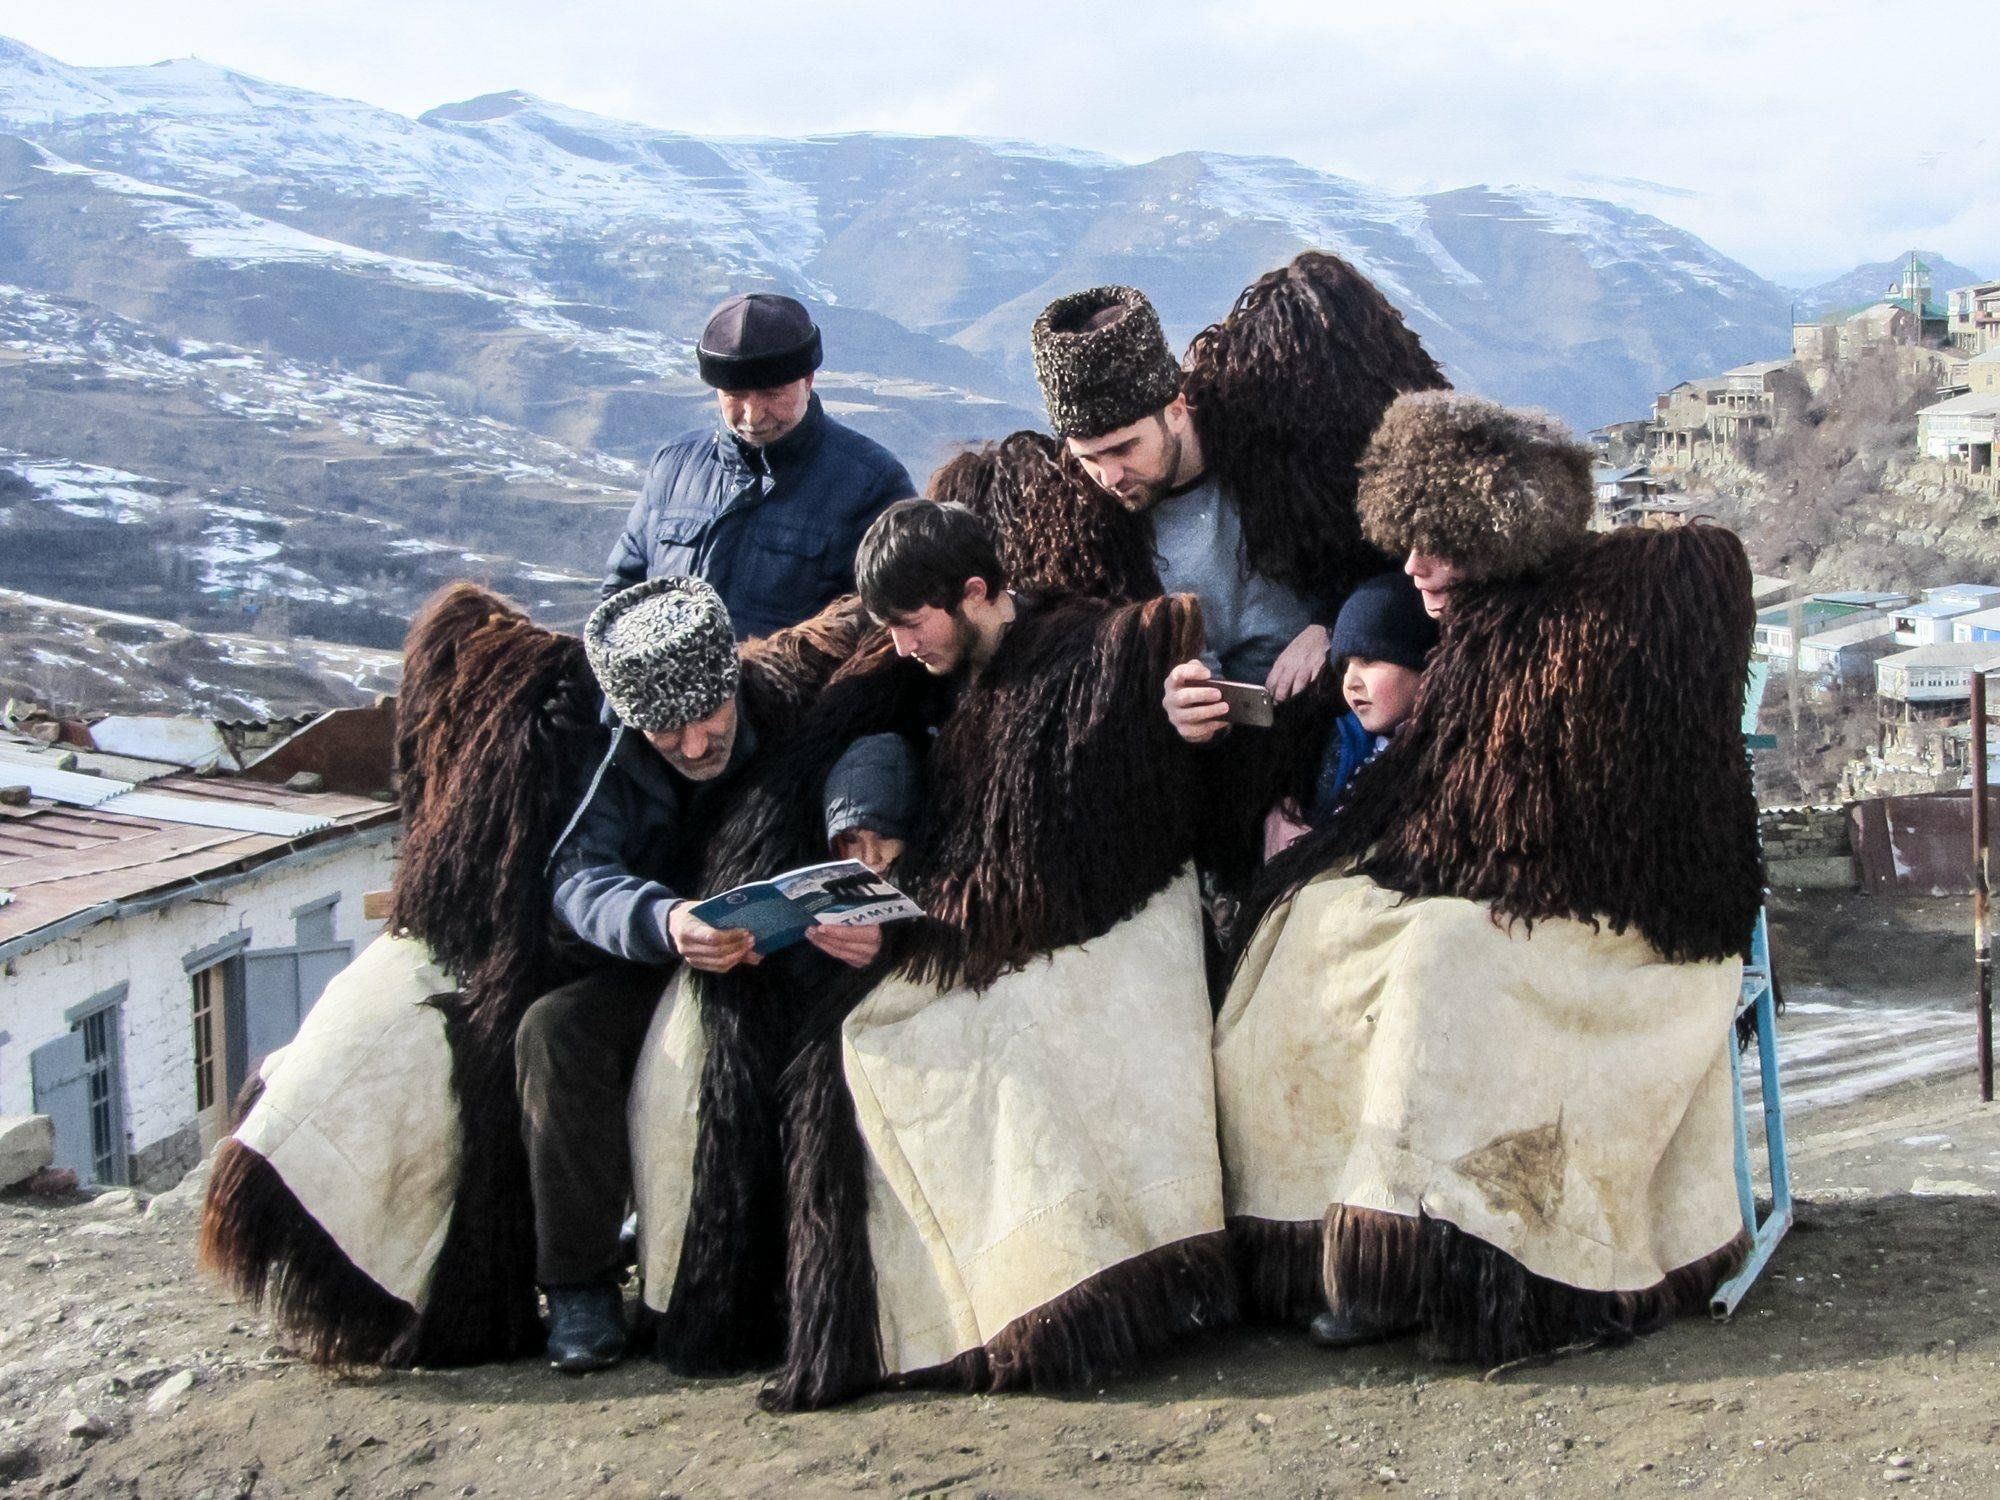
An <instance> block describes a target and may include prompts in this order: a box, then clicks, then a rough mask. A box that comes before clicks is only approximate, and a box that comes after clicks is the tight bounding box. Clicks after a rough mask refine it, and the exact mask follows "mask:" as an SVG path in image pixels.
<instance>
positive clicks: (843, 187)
mask: <svg viewBox="0 0 2000 1500" xmlns="http://www.w3.org/2000/svg"><path fill="white" fill-rule="evenodd" d="M0 130H4V131H8V132H12V133H15V134H18V135H20V136H22V137H25V138H26V139H28V140H30V141H33V142H34V143H35V144H36V145H38V146H39V147H41V148H42V149H43V150H44V151H46V152H47V153H49V157H47V158H44V159H42V160H41V161H39V162H36V163H34V164H33V165H32V167H31V169H30V170H31V172H32V173H33V174H34V176H38V177H40V178H44V179H53V178H57V177H60V176H61V175H62V174H64V173H65V172H66V171H70V170H75V169H88V170H89V171H90V172H92V173H94V174H96V175H95V176H94V177H93V179H92V181H93V184H94V185H95V186H96V187H97V188H98V189H100V190H101V191H102V192H104V193H117V194H123V195H128V196H134V197H135V198H138V199H140V200H142V202H143V207H141V208H138V209H137V210H136V211H134V212H131V213H128V214H125V215H123V216H121V218H122V227H123V228H125V229H126V230H128V231H129V232H131V233H132V234H134V235H144V236H149V237H151V238H152V239H154V240H156V241H159V242H160V243H161V244H162V245H166V246H172V247H174V248H175V250H176V251H177V253H178V255H179V256H181V257H185V258H186V259H189V260H195V261H200V262H205V263H207V265H208V266H210V267H212V268H219V269H222V270H227V271H230V272H234V273H237V274H240V275H248V276H258V275H261V274H263V273H265V272H267V271H269V270H272V269H276V268H291V269H292V270H294V271H296V270H298V269H299V268H310V269H312V270H314V271H315V272H317V273H320V278H319V279H320V280H324V279H325V278H326V277H333V278H338V279H340V280H341V281H343V282H347V283H372V284H374V285H376V286H379V287H382V288H384V289H385V294H386V295H388V296H390V297H392V298H395V299H400V300H403V301H407V296H406V294H407V293H422V294H426V295H434V296H436V297H437V298H440V299H442V300H443V301H444V302H446V303H449V304H451V305H452V306H453V308H454V316H455V317H459V318H461V319H463V320H467V321H471V322H474V323H479V324H481V325H484V331H498V330H502V329H505V330H509V331H522V332H525V333H527V334H529V335H531V336H534V337H538V338H539V339H541V340H542V341H544V342H545V343H547V344H549V345H551V346H562V347H566V348H567V349H569V350H570V351H572V352H573V353H575V354H576V355H577V356H579V357H580V358H582V359H583V360H584V361H585V362H587V363H591V364H594V365H598V366H603V367H615V368H618V369H621V370H623V371H626V372H627V374H628V384H629V383H630V381H631V380H634V379H636V380H641V381H648V382H659V383H660V384H661V386H662V387H663V388H667V389H671V388H673V387H674V386H675V385H676V384H677V383H678V382H679V381H680V380H683V379H685V378H686V377H687V375H688V365H687V358H686V352H687V346H688V341H689V335H690V333H691V331H692V327H693V325H694V324H695V323H696V322H698V320H699V317H700V315H701V313H702V312H703V311H705V309H706V308H707V307H708V306H709V305H710V304H711V303H712V302H713V301H714V300H716V299H717V298H718V297H719V296H721V295H723V294H724V293H726V292H727V291H728V290H730V289H732V288H735V287H740V286H744V285H752V284H755V285H769V286H779V287H784V288H788V289H790V290H793V291H796V292H798V293H799V294H801V295H804V296H806V297H808V298H811V299H812V300H814V301H816V302H817V303H819V304H820V305H821V306H822V307H823V308H824V309H825V310H826V313H827V325H828V328H827V331H828V344H829V358H830V362H831V364H832V365H833V367H834V369H835V370H836V371H837V372H839V373H840V374H842V375H844V376H846V377H849V378H850V379H851V380H852V383H853V388H852V392H851V394H852V396H853V398H854V401H853V404H855V405H856V406H859V407H863V408H866V407H869V406H876V405H880V406H882V407H883V408H884V410H883V411H882V412H881V413H873V414H871V413H866V412H864V413H862V422H861V425H863V426H868V425H870V421H869V420H868V418H869V417H870V416H871V415H872V416H874V417H875V418H876V420H875V423H874V425H876V426H877V427H878V428H880V429H882V430H884V431H885V432H886V433H887V435H888V436H889V437H890V438H891V439H892V440H895V441H896V442H897V445H898V446H899V447H900V448H901V449H902V450H903V451H904V452H905V453H906V454H908V455H909V456H910V457H911V458H913V459H917V460H920V461H921V460H927V459H928V458H930V457H932V456H933V454H932V453H929V452H924V451H921V450H922V447H923V442H924V440H925V439H929V440H931V441H932V442H933V443H935V441H936V440H938V439H942V438H946V437H950V436H963V435H976V434H977V433H979V432H984V431H989V430H991V429H992V427H993V425H994V423H993V422H992V420H991V419H992V418H994V417H998V416H1001V415H1002V414H1001V413H998V412H992V411H985V412H981V411H977V410H972V411H968V410H966V408H967V407H968V406H970V407H972V408H977V407H979V406H980V405H982V404H988V403H993V402H1000V403H1004V404H1008V405H1015V406H1020V407H1023V408H1026V409H1028V410H1030V411H1031V410H1032V408H1033V407H1034V405H1035V401H1034V393H1033V389H1032V386H1031V385H1030V384H1029V382H1028V379H1027V373H1026V372H1027V362H1026V330H1027V326H1028V324H1029V322H1030V321H1032V318H1033V315H1034V313H1035V311H1037V310H1038V309H1039V307H1040V306H1041V304H1042V303H1043V302H1045V301H1046V300H1047V299H1048V298H1049V297H1051V296H1053V295H1055V294H1057V293H1058V292H1061V291H1064V290H1069V289H1073V288H1074V287H1077V286H1080V285H1084V284H1087V283H1088V282H1090V281H1093V280H1099V279H1105V278H1117V279H1122V280H1129V281H1131V282H1134V283H1135V284H1137V285H1140V286H1142V287H1144V288H1146V290H1147V291H1148V292H1150V293H1152V294H1153V296H1154V297H1155V300H1156V301H1157V302H1158V303H1159V304H1160V306H1161V310H1162V313H1163V315H1164V317H1165V318H1166V320H1167V322H1168V324H1169V326H1170V328H1171V330H1172V331H1173V332H1174V333H1175V334H1176V335H1177V336H1180V337H1187V336H1190V335H1192V333H1193V332H1194V331H1195V330H1196V329H1198V328H1199V327H1200V326H1201V325H1202V324H1204V323H1206V322H1208V321H1210V320H1212V319H1213V318H1215V317H1217V316H1220V314H1221V313H1222V312H1223V311H1224V310H1226V308H1227V306H1228V303H1229V301H1230V299H1231V298H1232V297H1233V295H1234V293H1235V292H1236V291H1237V290H1238V289H1239V288H1240V287H1241V286H1242V285H1244V284H1245V283H1246V282H1248V281H1249V280H1250V279H1251V278H1252V277H1253V276H1255V275H1256V274H1258V273H1259V272H1261V271H1263V270H1265V269H1268V268H1269V267H1270V266H1271V265H1273V264H1276V263H1278V262H1280V261H1282V260H1283V259H1285V258H1286V257H1287V256H1289V255H1291V254H1293V253H1295V252H1296V251H1297V250H1299V249H1300V248H1303V247H1305V246H1309V245H1316V246H1320V247H1323V248H1327V249H1331V250H1335V251H1337V252H1339V253H1341V254H1344V255H1346V256H1348V257H1349V258H1351V259H1353V260H1354V261H1356V262H1357V263H1358V264H1360V265H1361V266H1362V267H1363V268H1364V269H1365V270H1367V271H1368V273H1369V274H1370V275H1371V276H1373V277H1375V278H1376V279H1377V280H1378V282H1379V283H1380V284H1381V285H1382V287H1383V288H1384V290H1385V291H1387V292H1388V293H1389V295H1390V296H1391V297H1392V298H1393V299H1394V300H1395V301H1396V302H1397V304H1398V305H1399V306H1401V307H1402V308H1403V310H1404V312H1405V313H1406V315H1407V316H1408V317H1409V318H1410V319H1411V321H1412V323H1413V324H1414V325H1415V326H1416V327H1417V328H1418V329H1419V330H1420V331H1421V332H1422V333H1423V334H1424V336H1425V337H1426V339H1427V340H1428V341H1429V342H1430V343H1431V344H1432V346H1433V348H1434V350H1435V351H1436V352H1437V353H1438V354H1439V355H1440V356H1441V357H1442V358H1443V359H1444V360H1445V362H1446V363H1447V365H1448V366H1449V367H1450V368H1451V369H1452V371H1453V373H1454V374H1455V376H1456V377H1457V378H1458V379H1459V380H1460V382H1461V383H1463V384H1467V385H1471V386H1475V387H1478V388H1480V389H1482V390H1485V391H1487V392H1489V393H1490V394H1493V395H1495V396H1498V397H1500V398H1502V399H1506V400H1517V401H1533V402H1537V403H1540V404H1544V405H1548V406H1552V407H1554V408H1555V409H1557V410H1558V411H1560V412H1562V413H1563V414H1565V415H1567V416H1568V417H1570V418H1571V419H1572V420H1573V421H1576V422H1578V423H1580V424H1583V425H1589V424H1592V423H1595V422H1599V421H1603V420H1608V419H1610V418H1613V417H1618V416H1623V415H1626V414H1628V413H1630V412H1631V411H1634V410H1637V409H1638V408H1639V407H1640V406H1642V405H1643V404H1644V402H1645V401H1646V400H1647V399H1649V398H1650V396H1651V395H1652V393H1653V392H1654V391H1655V390H1656V389H1658V388H1661V387H1663V386H1664V385H1666V384H1670V383H1672V381H1674V380H1676V379H1680V378H1683V377H1684V376H1686V375H1689V374H1694V373H1701V372H1703V371H1706V370H1709V369H1714V368H1721V367H1722V366H1724V365H1727V364H1731V363H1735V362H1738V361H1740V360H1743V359H1748V358H1751V357H1753V356H1757V355H1762V354H1767V353H1770V352H1772V351H1773V350H1774V349H1779V348H1782V347H1783V344H1784V339H1785V327H1784V319H1785V316H1786V307H1787V301H1786V297H1785V294H1784V293H1783V292H1781V291H1780V290H1778V289H1777V288H1775V287H1773V286H1771V285H1770V284H1769V283H1767V282H1764V281H1762V280H1761V279H1759V278H1758V277H1756V276H1755V275H1753V274H1752V273H1750V272H1749V271H1747V270H1745V269H1744V268H1743V267H1741V266H1739V265H1737V264H1735V263H1733V262H1731V261H1729V260H1727V259H1726V258H1724V257H1723V256H1721V255H1719V254H1717V253H1716V252H1715V251H1713V250H1711V249H1710V248H1709V247H1707V246H1706V245H1704V244H1702V243H1701V242H1700V241H1699V240H1697V239H1695V238H1694V237H1693V236H1691V235H1689V234H1686V233H1684V232H1682V231H1680V230H1677V229H1674V228H1673V227H1671V226H1670V225H1667V224H1665V223H1662V222H1661V221H1659V220H1657V219H1654V218H1651V217H1648V216H1646V215H1643V214H1638V213H1634V212H1632V211H1630V210H1627V209H1623V208H1619V207H1616V206H1614V205H1612V204H1609V203H1602V202H1595V201H1589V200H1583V199H1574V198H1563V197H1558V196H1555V195H1552V194H1546V193H1539V192H1532V191H1526V190H1519V189H1508V188H1487V187H1478V188H1468V189H1463V190H1460V191H1457V192H1451V193H1443V194H1435V195H1431V196H1428V197H1422V198H1404V197H1397V196H1394V195H1391V194H1386V193H1382V192H1379V191H1377V190H1375V189H1372V188H1369V187H1367V186H1365V185H1363V184H1360V183H1357V182H1353V181H1349V180H1347V179H1344V178H1339V177H1335V176H1331V175H1329V174H1326V173H1323V172H1318V171H1314V170H1312V169H1309V168H1307V167H1303V166H1301V165H1299V164H1298V163H1296V162H1290V161H1284V160H1280V159H1277V158H1263V157H1236V156H1225V155H1220V154H1216V153H1207V152H1203V153H1189V154H1185V155H1180V156H1173V157H1167V158H1164V159H1162V160H1159V161H1154V162H1148V163H1144V164H1140V165H1128V164H1125V163H1122V162H1118V161H1114V160H1112V159H1109V158H1106V157H1100V156H1094V155H1091V154H1088V153H1082V152H1074V151H1065V150H1054V149H1048V148H1045V147H1039V146H1033V145H1026V144H1022V143H1017V142H1004V141H985V140H969V139H959V138H919V137H903V136H887V135H853V136H839V137H809V138H805V139H799V140H772V139H735V140H722V139H709V138H703V137H698V136H693V135H688V134H685V133H681V132H675V131H668V130H661V129H656V128H654V127H651V126H644V125H638V124H633V123H631V122H627V121H620V120H613V119H607V118H604V117H602V116H597V115H592V114H588V113H585V112H583V111H579V110H575V109H570V108H567V107H565V106H562V105H559V104H554V103H550V102H548V101H545V100H540V99H536V98H534V97H532V96H530V95H525V94H520V93H496V94H490V95H486V96H484V97H481V98H478V99H473V100H469V101H466V102H464V103H460V104H452V105H446V106H443V107H441V108H438V109H435V110H432V111H430V112H429V113H428V114H425V115H424V116H422V117H421V118H420V119H416V120H412V119H409V118H406V117H404V116H402V115H398V114H395V113H393V112H390V111H387V110H383V109H378V108H376V107H374V106H371V105H367V104H361V103H357V102H354V101H349V100H340V99H333V98H329V97H326V96H324V95H319V94H314V93H310V92H308V91H305V90H301V89H295V88H291V87H288V86H285V85H283V84H277V83H268V82H265V81H262V80H259V79H255V78H250V77H247V76H245V75H243V74H239V73H234V72H231V71H229V70H227V69H223V68H218V67H215V66H212V65H210V64H208V63H204V62H199V61H194V60H182V61H175V62H168V63H161V64H158V65H156V66H153V67H136V68H89V69H84V68H70V67H66V66H64V65H63V64H61V63H59V62H57V61H55V60H54V59H52V58H48V57H45V56H43V55H41V54H39V53H36V52H34V51H32V50H31V49H28V48H26V47H23V46H21V45H19V44H17V43H12V42H6V41H0ZM13 175H14V177H15V178H16V181H15V183H14V184H13V185H12V186H11V187H10V189H9V190H10V192H12V193H15V194H20V195H22V197H23V198H26V197H32V196H34V195H32V194H23V193H22V186H21V183H20V181H19V179H20V178H21V177H22V176H23V174H22V173H20V172H16V173H14V174H13ZM166 189H171V190H176V191H177V192H178V193H179V194H181V195H185V196H174V195H173V194H171V193H168V192H165V191H163V190H166ZM149 193H150V194H151V195H152V196H151V197H147V196H146V195H147V194H149ZM16 201H19V200H18V199H17V200H16ZM9 217H12V215H9ZM0 233H5V231H4V230H0ZM155 254H157V252H155ZM149 258H151V257H149ZM311 280H312V278H300V277H296V276H295V277H294V278H293V281H292V282H291V283H290V284H292V285H294V286H296V287H298V288H299V289H300V290H301V291H303V290H305V289H307V286H308V284H309V282H310V281H311ZM47 289H49V290H57V291H63V292H67V293H69V294H71V295H79V296H85V297H91V296H93V291H94V289H95V288H94V285H93V284H92V283H91V282H90V280H89V278H88V277H87V276H74V277H71V278H70V279H69V284H68V285H63V286H51V287H48V288H47ZM168 312H169V309H166V308H164V307H161V308H158V309H157V314H158V316H160V317H161V318H162V319H165V318H166V317H167V314H168ZM244 331H245V332H252V330H244ZM255 332H256V333H258V334H259V335H260V337H259V338H256V339H252V340H251V341H252V342H260V341H261V342H269V341H271V340H272V339H273V338H274V337H275V335H274V334H273V333H272V332H271V331H270V330H255ZM287 352H294V353H304V352H308V351H305V350H292V351H287ZM383 352H384V358H382V359H381V360H380V361H379V362H380V363H382V364H383V366H384V368H385V369H390V368H394V367H396V366H397V365H398V364H399V363H402V364H406V363H408V358H409V356H408V355H407V354H403V355H400V356H399V354H398V351H396V350H394V349H389V350H385V351H383ZM350 357H351V356H350ZM909 381H914V382H917V383H918V386H919V388H917V389H912V388H910V387H909V386H907V385H906V384H904V383H905V382H909ZM505 394H506V393H505V392H498V393H496V399H504V396H505ZM692 394H694V395H696V396H698V395H699V392H698V391H695V392H692ZM953 407H957V408H959V409H958V410H953V409H952V408H953ZM523 411H525V407H524V408H523ZM1005 415H1006V416H1008V417H1010V418H1011V417H1013V416H1014V415H1015V414H1014V413H1006V414H1005ZM899 418H900V420H898V419H899ZM606 446H609V447H612V448H614V449H619V450H622V451H623V452H625V453H626V455H627V456H634V455H636V454H637V453H638V452H639V450H640V449H641V448H642V447H643V442H642V441H640V440H638V439H637V438H636V437H634V436H633V435H630V434H627V433H623V432H616V433H612V434H609V435H608V439H607V442H606Z"/></svg>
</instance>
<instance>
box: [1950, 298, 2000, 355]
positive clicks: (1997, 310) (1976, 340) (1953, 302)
mask: <svg viewBox="0 0 2000 1500" xmlns="http://www.w3.org/2000/svg"><path fill="white" fill-rule="evenodd" d="M1945 316H1946V325H1945V336H1946V337H1947V338H1948V339H1949V340H1950V341H1951V346H1952V348H1954V349H1957V350H1960V351H1961V352H1963V353H1966V354H1984V353H1986V352H1987V351H1989V350H1993V349H2000V281H1982V282H1980V283H1978V284H1977V285H1976V286H1962V287H1958V288H1955V289H1954V290H1952V291H1950V292H1947V293H1946V294H1945Z"/></svg>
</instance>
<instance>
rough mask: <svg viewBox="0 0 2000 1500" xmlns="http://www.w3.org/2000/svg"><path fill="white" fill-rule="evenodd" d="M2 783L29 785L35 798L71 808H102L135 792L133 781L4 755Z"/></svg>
mask: <svg viewBox="0 0 2000 1500" xmlns="http://www.w3.org/2000/svg"><path fill="white" fill-rule="evenodd" d="M0 781H5V782H6V783H7V784H8V785H9V786H25V787H27V789H28V794H29V795H30V796H32V797H40V798H41V799H42V800H43V801H45V802H61V803H64V804H65V805H67V806H70V807H99V806H102V805H103V804H104V803H106V802H109V801H110V800H111V799H112V798H113V797H116V796H118V795H119V794H120V793H123V792H129V791H131V790H132V786H133V784H132V783H131V782H129V781H117V780H114V779H113V778H111V777H109V776H86V775H84V773H83V772H81V771H60V770H57V769H56V767H54V766H53V765H49V764H47V763H46V762H37V761H33V760H28V759H26V758H21V759H15V758H13V757H11V756H7V755H4V754H0Z"/></svg>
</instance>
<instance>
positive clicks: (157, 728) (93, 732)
mask: <svg viewBox="0 0 2000 1500" xmlns="http://www.w3.org/2000/svg"><path fill="white" fill-rule="evenodd" d="M90 739H91V743H92V744H94V745H95V746H96V747H97V748H98V749H99V750H104V751H108V752H109V753H111V754H113V755H129V756H132V757H134V758H136V759H139V760H154V761H162V762H164V763H166V764H167V765H172V766H186V767H189V768H191V769H193V770H201V769H203V768H205V767H209V766H214V765H218V764H220V765H224V766H227V767H228V768H229V769H231V770H235V769H237V766H236V757H235V756H233V755H231V754H230V753H229V747H228V746H227V745H225V744H224V743H223V742H222V732H221V731H220V730H218V729H217V728H216V727H215V723H214V721H213V720H210V719H194V718H170V717H168V716H166V715H162V714H113V715H111V716H110V717H109V718H105V719H99V720H98V721H97V722H96V723H94V724H92V725H91V726H90Z"/></svg>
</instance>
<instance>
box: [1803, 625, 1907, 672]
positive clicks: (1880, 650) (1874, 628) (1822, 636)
mask: <svg viewBox="0 0 2000 1500" xmlns="http://www.w3.org/2000/svg"><path fill="white" fill-rule="evenodd" d="M1895 649H1896V620H1895V616H1893V615H1889V614H1874V613H1869V614H1866V615H1861V616H1856V617H1852V618H1849V619H1846V620H1843V621H1841V622H1840V623H1839V624H1838V625H1835V626H1834V627H1833V628H1832V629H1830V630H1822V631H1821V632H1820V633H1819V634H1818V635H1809V636H1807V637H1806V638H1805V639H1804V640H1802V641H1800V642H1799V671H1800V672H1802V673H1804V674H1805V675H1807V676H1809V677H1816V678H1818V679H1819V680H1820V682H1821V683H1822V684H1823V685H1826V686H1837V685H1840V684H1844V683H1849V682H1854V681H1857V680H1859V679H1861V678H1863V677H1865V676H1866V675H1867V672H1868V669H1869V667H1870V666H1872V665H1873V664H1874V663H1875V662H1876V661H1877V660H1878V659H1879V658H1881V657H1883V656H1886V655H1888V654H1889V653H1890V652H1892V651H1894V650H1895Z"/></svg>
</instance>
